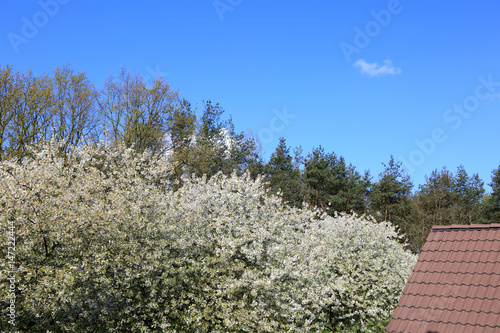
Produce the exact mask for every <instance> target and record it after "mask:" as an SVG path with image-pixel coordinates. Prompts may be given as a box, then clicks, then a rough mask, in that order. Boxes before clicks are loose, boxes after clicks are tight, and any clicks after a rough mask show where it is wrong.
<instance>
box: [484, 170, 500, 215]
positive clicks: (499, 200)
mask: <svg viewBox="0 0 500 333" xmlns="http://www.w3.org/2000/svg"><path fill="white" fill-rule="evenodd" d="M489 185H490V186H491V188H492V192H491V194H489V195H488V196H487V197H485V198H484V209H483V215H482V218H483V221H484V222H485V223H500V166H499V167H498V168H497V169H495V170H493V171H492V173H491V183H490V184H489Z"/></svg>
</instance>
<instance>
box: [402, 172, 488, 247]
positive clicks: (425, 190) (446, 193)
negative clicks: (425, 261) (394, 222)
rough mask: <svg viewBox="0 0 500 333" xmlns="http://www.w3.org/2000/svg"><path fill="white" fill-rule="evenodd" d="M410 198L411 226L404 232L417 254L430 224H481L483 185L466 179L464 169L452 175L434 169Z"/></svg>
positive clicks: (471, 179)
mask: <svg viewBox="0 0 500 333" xmlns="http://www.w3.org/2000/svg"><path fill="white" fill-rule="evenodd" d="M426 180H427V181H426V183H425V184H424V185H421V186H420V187H419V190H418V191H417V193H416V194H415V196H414V197H413V199H412V211H411V215H412V216H411V219H412V223H411V224H408V225H407V226H405V232H406V234H407V236H408V237H409V239H410V242H411V243H412V246H413V248H414V249H415V250H416V251H419V250H420V249H421V248H422V246H423V245H424V243H425V240H426V238H427V235H428V234H429V232H430V231H431V228H432V226H433V225H450V224H472V223H480V222H481V221H480V216H481V215H480V214H481V206H482V204H481V201H482V198H483V193H484V189H483V183H482V181H481V180H480V179H479V177H478V175H477V174H476V175H473V176H471V177H469V176H468V174H467V172H466V171H465V169H464V167H463V166H460V167H459V168H458V169H457V173H456V174H455V175H453V173H451V172H450V171H448V170H447V169H446V168H443V170H442V171H438V170H434V171H433V172H432V174H431V176H430V177H428V178H427V179H426Z"/></svg>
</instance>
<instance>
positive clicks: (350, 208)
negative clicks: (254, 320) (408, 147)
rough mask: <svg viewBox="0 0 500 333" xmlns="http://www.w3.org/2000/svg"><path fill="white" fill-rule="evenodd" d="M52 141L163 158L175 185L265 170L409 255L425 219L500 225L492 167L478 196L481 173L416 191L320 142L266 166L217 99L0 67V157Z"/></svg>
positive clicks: (296, 198) (433, 178)
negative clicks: (387, 236)
mask: <svg viewBox="0 0 500 333" xmlns="http://www.w3.org/2000/svg"><path fill="white" fill-rule="evenodd" d="M51 138H54V139H56V140H62V139H64V140H65V141H64V142H65V144H64V145H62V146H61V148H60V149H61V152H60V153H61V154H65V153H67V152H68V151H69V150H70V149H73V148H72V147H77V146H78V145H79V144H83V143H85V144H88V143H92V142H94V143H97V142H98V141H99V140H102V139H103V138H106V139H107V140H109V141H110V142H111V143H114V144H118V143H124V144H125V145H126V146H127V147H133V148H134V149H135V150H137V151H138V152H141V153H142V152H144V151H149V152H151V154H152V155H153V154H166V155H168V156H169V158H170V160H171V161H172V162H173V166H174V170H173V172H172V175H171V177H170V179H169V186H170V187H172V188H173V189H174V190H177V189H179V188H180V187H181V186H182V184H183V182H184V180H185V179H186V177H189V176H191V175H193V174H194V175H195V176H198V177H199V176H202V175H206V177H207V178H210V177H212V176H213V175H215V174H216V173H218V172H220V171H222V172H223V173H224V174H226V175H229V174H231V173H233V172H236V173H237V174H242V173H244V172H246V171H248V172H249V173H250V174H251V176H252V178H254V179H255V177H257V175H264V176H265V179H266V181H267V184H268V185H267V186H268V189H269V191H270V193H273V194H277V193H280V195H281V196H282V197H283V199H284V201H286V202H287V203H288V205H290V206H294V207H302V206H303V205H305V206H307V207H309V208H312V207H318V208H320V209H322V210H324V211H326V212H327V213H328V214H330V215H332V216H333V215H335V214H336V212H337V213H339V212H347V213H351V212H354V213H357V214H366V215H372V216H374V217H375V218H376V219H377V220H379V221H383V220H385V221H390V222H392V223H393V224H395V225H396V226H397V227H398V228H399V230H400V232H401V233H403V234H404V235H405V236H406V238H407V241H408V243H409V244H410V246H411V248H412V250H413V251H415V252H418V251H419V250H420V248H421V247H422V245H423V243H424V242H425V239H426V237H427V235H428V233H429V231H430V228H431V227H432V225H435V224H471V223H500V166H499V167H498V168H497V169H495V170H493V171H492V179H491V183H489V185H490V186H491V187H492V192H491V193H488V194H486V193H485V190H484V183H483V181H482V180H481V179H480V178H479V176H478V175H477V174H473V175H469V174H468V173H467V172H466V170H465V168H464V167H463V166H460V167H459V168H458V169H457V170H456V172H454V173H453V172H451V171H449V170H447V169H446V168H443V169H442V170H435V171H433V172H432V174H431V175H430V176H428V177H427V178H426V183H425V184H423V185H420V186H418V187H414V184H413V182H412V180H411V178H410V177H409V175H407V174H406V173H405V172H404V171H403V169H402V167H401V163H400V162H398V161H396V160H395V159H394V158H393V157H392V156H391V158H390V160H389V161H388V163H387V164H384V171H383V172H381V173H380V174H379V175H378V180H376V181H375V180H374V179H373V177H372V176H371V175H370V173H369V171H366V172H364V173H360V172H358V171H357V170H356V168H355V167H354V166H353V165H352V164H348V163H347V162H346V161H345V159H344V158H343V157H342V156H339V155H337V154H335V153H334V152H326V151H325V150H324V149H323V148H322V147H321V146H320V147H318V148H314V149H313V150H312V151H311V152H309V153H308V154H307V155H306V156H304V155H303V151H302V149H301V147H297V148H295V149H293V151H291V150H292V149H291V147H288V146H287V145H286V141H285V139H284V138H281V139H280V142H279V144H278V146H277V147H276V150H275V151H274V152H273V153H272V155H271V156H270V158H269V160H268V161H267V162H266V161H264V160H263V158H262V156H261V154H260V151H259V145H258V142H257V141H256V140H255V139H254V138H252V137H248V136H246V135H245V134H244V133H237V132H236V131H235V129H234V124H233V122H232V119H231V118H230V117H229V118H227V117H225V115H224V109H223V108H222V107H221V106H220V105H219V104H217V103H212V102H211V101H210V100H208V101H204V102H203V103H202V105H201V106H192V104H191V103H190V102H189V101H187V100H186V99H184V98H181V97H180V96H179V94H178V92H176V91H174V90H172V89H171V87H170V85H169V84H168V83H167V82H166V81H165V80H163V79H162V78H156V79H155V80H154V81H153V82H152V83H151V84H148V83H147V82H146V80H145V79H144V78H143V77H142V76H140V75H133V74H131V73H129V72H127V71H126V70H125V69H122V70H121V71H120V73H119V74H118V75H117V76H116V77H115V76H112V75H111V76H109V77H108V78H107V79H106V80H105V82H104V84H103V87H102V88H100V89H98V88H96V87H95V85H94V84H93V83H92V82H91V80H90V79H89V78H88V76H87V74H86V73H84V72H79V73H78V72H75V71H74V70H73V69H71V67H70V66H69V65H65V66H62V67H60V68H56V69H54V71H53V73H52V74H51V75H49V74H41V75H38V76H35V75H34V74H33V73H32V72H31V71H28V72H26V73H22V72H18V71H15V70H14V69H13V68H12V67H10V66H6V67H3V68H1V67H0V159H1V160H7V159H15V160H18V161H22V160H23V159H25V158H26V157H28V156H30V154H32V152H31V151H30V149H28V147H29V146H31V145H35V146H37V145H39V144H41V143H43V142H44V141H47V140H50V139H51ZM152 155H151V156H152Z"/></svg>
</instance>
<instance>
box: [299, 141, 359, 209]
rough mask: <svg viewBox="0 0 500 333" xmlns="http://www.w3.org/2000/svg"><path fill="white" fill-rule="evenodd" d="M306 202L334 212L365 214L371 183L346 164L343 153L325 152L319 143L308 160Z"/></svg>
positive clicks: (305, 170) (305, 177)
mask: <svg viewBox="0 0 500 333" xmlns="http://www.w3.org/2000/svg"><path fill="white" fill-rule="evenodd" d="M303 178H304V183H305V186H306V190H305V193H306V202H308V203H309V205H310V206H316V207H319V208H323V209H326V208H328V212H329V214H331V215H334V214H335V212H347V213H350V212H352V211H353V212H356V213H364V212H365V211H366V209H365V203H366V200H365V198H366V193H367V186H368V183H367V182H366V180H365V179H363V178H362V177H361V176H360V174H359V173H358V172H357V171H356V170H355V168H354V167H353V166H352V165H347V164H346V162H345V160H344V158H343V157H342V156H340V157H339V156H337V155H336V154H335V153H329V154H327V153H325V151H324V149H323V148H322V147H321V146H320V147H319V148H317V149H313V151H312V152H311V153H310V154H309V155H308V157H307V158H306V159H305V167H304V176H303Z"/></svg>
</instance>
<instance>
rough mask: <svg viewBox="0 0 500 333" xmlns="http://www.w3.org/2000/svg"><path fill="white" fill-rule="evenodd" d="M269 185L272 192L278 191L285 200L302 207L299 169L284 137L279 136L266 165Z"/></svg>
mask: <svg viewBox="0 0 500 333" xmlns="http://www.w3.org/2000/svg"><path fill="white" fill-rule="evenodd" d="M266 169H267V172H266V174H267V175H268V177H269V178H268V180H269V187H270V189H271V192H272V193H273V194H277V193H278V192H279V193H280V194H281V196H282V197H283V200H284V201H285V202H288V203H289V204H290V205H292V206H295V207H298V208H299V207H302V201H303V195H304V193H303V186H302V180H301V174H300V169H299V168H298V167H297V166H294V164H293V158H292V156H291V155H290V148H289V147H287V146H286V141H285V139H284V138H280V142H279V144H278V147H276V151H275V152H273V153H272V154H271V158H270V159H269V162H268V163H267V165H266Z"/></svg>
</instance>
